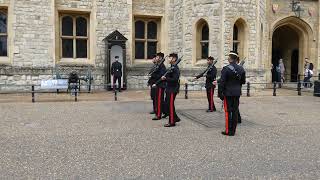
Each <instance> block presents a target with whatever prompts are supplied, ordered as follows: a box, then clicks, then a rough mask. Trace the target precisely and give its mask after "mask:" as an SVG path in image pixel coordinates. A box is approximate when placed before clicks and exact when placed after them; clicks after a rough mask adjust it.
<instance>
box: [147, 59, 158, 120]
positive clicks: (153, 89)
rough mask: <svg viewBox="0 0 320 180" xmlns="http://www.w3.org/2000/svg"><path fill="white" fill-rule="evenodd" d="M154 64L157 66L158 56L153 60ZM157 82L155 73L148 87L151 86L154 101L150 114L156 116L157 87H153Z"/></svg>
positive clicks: (151, 95)
mask: <svg viewBox="0 0 320 180" xmlns="http://www.w3.org/2000/svg"><path fill="white" fill-rule="evenodd" d="M152 62H153V64H154V65H155V64H156V55H155V56H154V57H153V59H152ZM156 81H157V79H156V74H155V72H153V73H152V74H151V76H150V78H149V80H148V86H150V97H151V100H152V105H153V108H152V111H151V112H150V114H155V113H156V111H157V110H156V107H157V106H156V87H153V86H152V85H153V84H154V83H155V82H156Z"/></svg>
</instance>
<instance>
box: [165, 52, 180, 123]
mask: <svg viewBox="0 0 320 180" xmlns="http://www.w3.org/2000/svg"><path fill="white" fill-rule="evenodd" d="M177 60H178V55H177V54H175V53H172V54H170V55H169V61H170V64H171V67H172V68H173V69H172V71H171V72H170V73H168V74H167V75H166V76H162V77H161V79H162V80H163V81H166V82H167V87H166V101H165V104H166V108H167V112H166V114H168V115H169V123H168V124H166V125H164V127H173V126H175V125H176V122H179V121H180V118H179V117H178V115H177V113H176V111H175V105H174V101H175V99H176V96H177V94H178V92H179V86H180V84H179V78H180V70H179V67H178V66H177V65H174V64H175V63H176V61H177Z"/></svg>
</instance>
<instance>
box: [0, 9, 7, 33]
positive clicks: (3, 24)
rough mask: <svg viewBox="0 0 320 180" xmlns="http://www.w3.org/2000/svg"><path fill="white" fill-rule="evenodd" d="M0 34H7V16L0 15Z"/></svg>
mask: <svg viewBox="0 0 320 180" xmlns="http://www.w3.org/2000/svg"><path fill="white" fill-rule="evenodd" d="M0 33H7V15H6V14H3V13H0Z"/></svg>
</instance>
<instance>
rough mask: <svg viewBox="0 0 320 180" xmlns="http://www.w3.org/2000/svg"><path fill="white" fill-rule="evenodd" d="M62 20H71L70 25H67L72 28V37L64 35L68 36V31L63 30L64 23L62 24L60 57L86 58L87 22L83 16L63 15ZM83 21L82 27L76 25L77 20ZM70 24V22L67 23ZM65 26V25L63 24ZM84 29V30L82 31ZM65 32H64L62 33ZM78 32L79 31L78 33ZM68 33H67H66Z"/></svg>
mask: <svg viewBox="0 0 320 180" xmlns="http://www.w3.org/2000/svg"><path fill="white" fill-rule="evenodd" d="M64 18H72V24H68V25H69V26H70V25H71V26H70V27H69V28H72V36H71V35H64V34H70V33H71V32H70V29H69V30H68V29H65V28H66V27H63V26H64V24H63V23H64V22H62V32H61V34H62V35H61V39H62V57H63V58H74V59H75V58H87V57H88V40H89V38H88V20H87V18H84V17H83V16H72V15H65V16H63V17H62V21H63V20H64ZM79 19H81V20H83V22H82V23H83V24H84V25H83V24H82V27H81V25H79V24H78V21H77V20H79ZM69 20H70V19H69ZM69 23H71V22H69ZM65 25H67V24H65ZM83 28H85V30H83ZM79 29H80V30H79ZM63 30H65V32H64V31H63ZM78 30H79V31H78ZM68 31H69V32H68Z"/></svg>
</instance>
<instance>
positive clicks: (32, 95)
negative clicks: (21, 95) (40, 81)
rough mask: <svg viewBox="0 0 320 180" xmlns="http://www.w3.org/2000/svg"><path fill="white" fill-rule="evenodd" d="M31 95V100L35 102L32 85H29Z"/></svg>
mask: <svg viewBox="0 0 320 180" xmlns="http://www.w3.org/2000/svg"><path fill="white" fill-rule="evenodd" d="M31 97H32V102H33V103H34V102H36V101H35V97H34V85H32V86H31Z"/></svg>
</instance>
